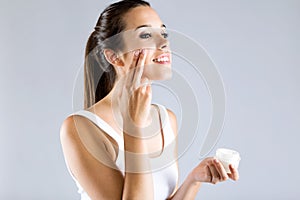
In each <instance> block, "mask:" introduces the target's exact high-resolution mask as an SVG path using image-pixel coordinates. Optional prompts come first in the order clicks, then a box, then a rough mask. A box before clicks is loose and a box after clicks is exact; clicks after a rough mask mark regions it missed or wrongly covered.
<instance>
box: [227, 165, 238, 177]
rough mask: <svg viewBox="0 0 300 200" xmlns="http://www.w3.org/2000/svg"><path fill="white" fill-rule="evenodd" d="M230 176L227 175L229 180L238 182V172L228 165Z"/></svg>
mask: <svg viewBox="0 0 300 200" xmlns="http://www.w3.org/2000/svg"><path fill="white" fill-rule="evenodd" d="M229 169H230V172H231V173H230V174H228V176H229V178H231V179H232V180H234V181H237V180H239V172H238V171H237V169H236V168H234V167H233V166H232V165H231V164H230V165H229Z"/></svg>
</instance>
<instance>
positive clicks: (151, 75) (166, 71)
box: [144, 64, 172, 81]
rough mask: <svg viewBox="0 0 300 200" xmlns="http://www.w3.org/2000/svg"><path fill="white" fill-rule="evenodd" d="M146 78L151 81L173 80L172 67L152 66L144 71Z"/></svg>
mask: <svg viewBox="0 0 300 200" xmlns="http://www.w3.org/2000/svg"><path fill="white" fill-rule="evenodd" d="M144 76H145V77H147V78H148V79H149V80H153V81H159V80H169V79H171V78H172V68H171V65H157V64H156V65H151V66H147V67H145V69H144Z"/></svg>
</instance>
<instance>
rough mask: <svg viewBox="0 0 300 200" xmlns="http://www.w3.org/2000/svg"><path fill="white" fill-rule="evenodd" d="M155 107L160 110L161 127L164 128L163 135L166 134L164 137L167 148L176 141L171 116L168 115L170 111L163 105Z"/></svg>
mask: <svg viewBox="0 0 300 200" xmlns="http://www.w3.org/2000/svg"><path fill="white" fill-rule="evenodd" d="M154 105H156V106H157V107H158V108H159V114H160V118H161V126H162V129H163V134H164V135H163V136H164V143H165V147H166V146H168V145H169V144H171V143H172V142H173V141H174V139H175V136H174V133H173V129H172V127H171V124H170V118H169V114H168V111H167V109H166V108H165V106H163V105H161V104H157V103H155V104H154Z"/></svg>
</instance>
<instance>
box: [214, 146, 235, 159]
mask: <svg viewBox="0 0 300 200" xmlns="http://www.w3.org/2000/svg"><path fill="white" fill-rule="evenodd" d="M216 156H217V157H218V158H222V159H226V160H231V159H234V160H241V157H240V154H239V152H237V151H235V150H232V149H225V148H219V149H217V152H216Z"/></svg>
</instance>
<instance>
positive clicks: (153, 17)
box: [121, 6, 172, 80]
mask: <svg viewBox="0 0 300 200" xmlns="http://www.w3.org/2000/svg"><path fill="white" fill-rule="evenodd" d="M124 22H125V24H126V27H125V30H124V31H123V32H122V33H121V34H122V37H123V39H124V43H125V46H124V48H123V50H122V51H123V55H122V56H121V57H122V60H123V62H124V63H125V65H126V66H129V65H130V63H131V61H132V59H133V51H134V50H137V49H147V55H146V62H145V67H144V73H143V77H146V78H148V79H150V80H165V79H169V78H170V77H171V75H172V71H171V60H172V58H171V52H170V47H169V41H168V40H167V37H168V34H167V32H166V26H165V25H164V24H163V23H162V21H161V19H160V18H159V16H158V15H157V13H156V12H155V11H154V10H153V9H152V8H151V7H147V6H139V7H136V8H133V9H132V10H130V11H129V12H128V13H126V15H125V16H124Z"/></svg>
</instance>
